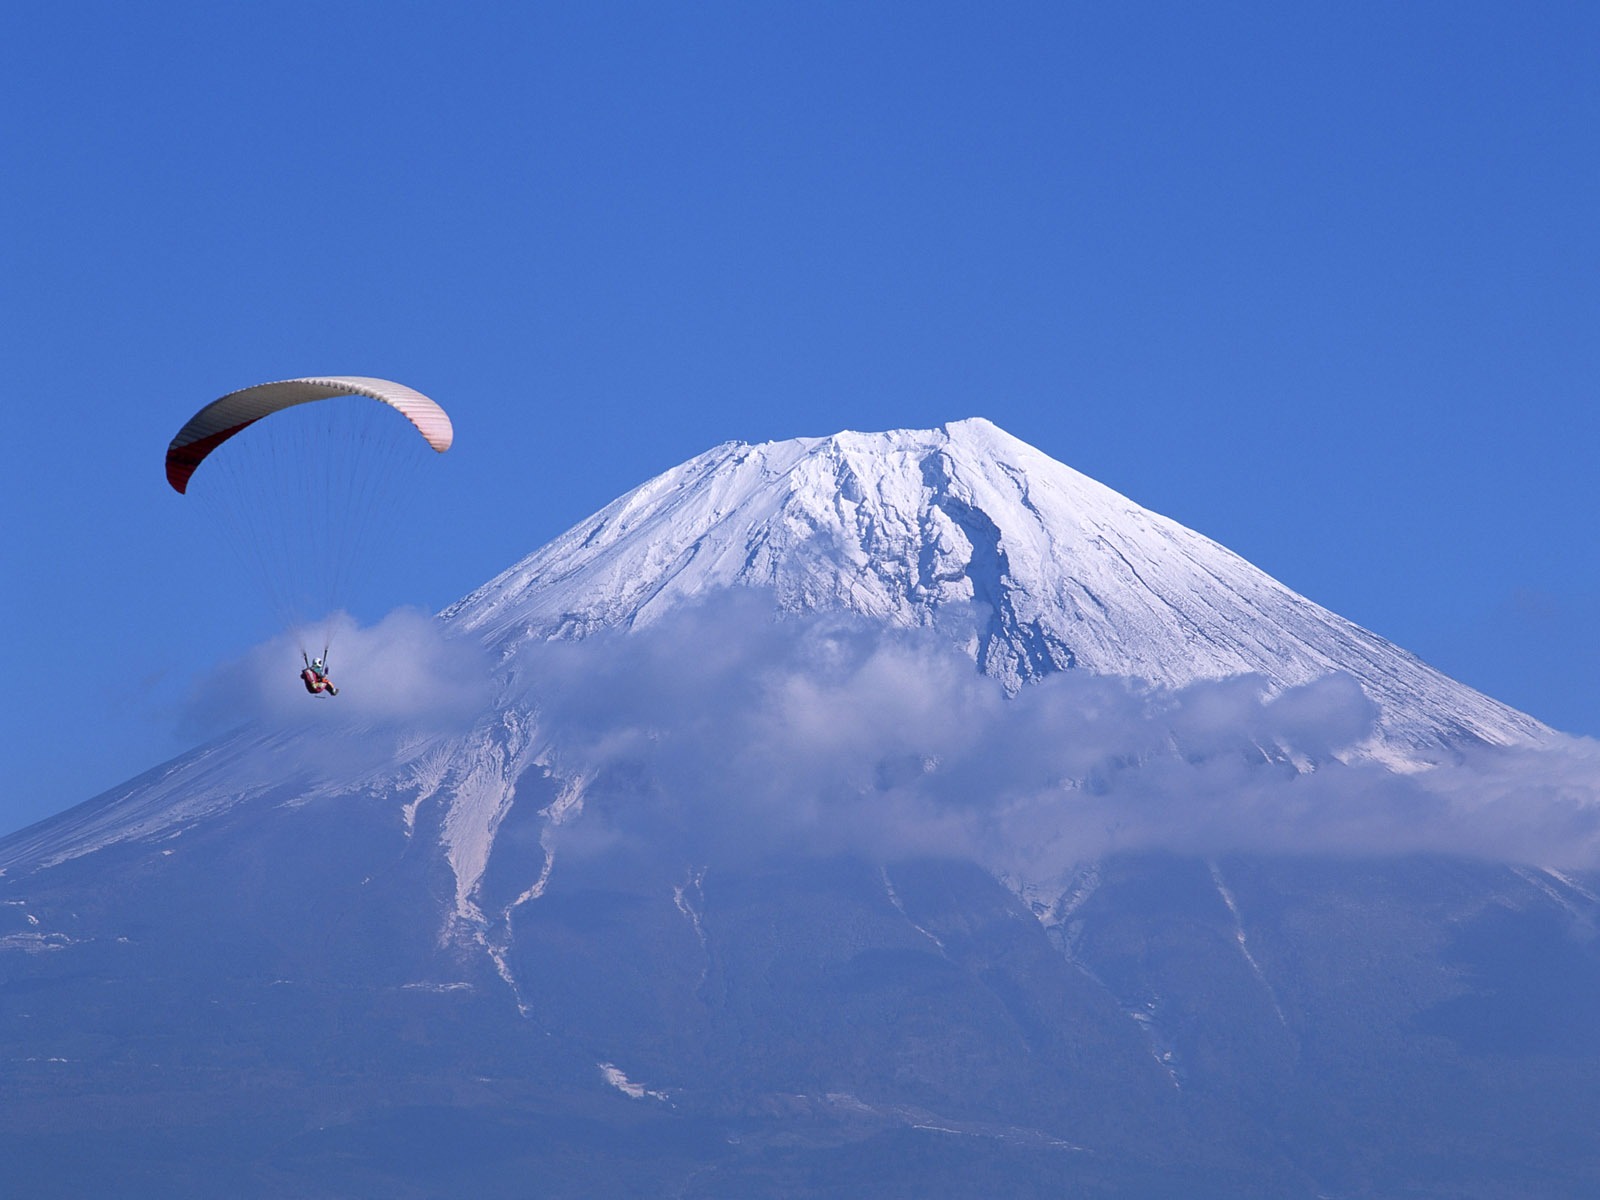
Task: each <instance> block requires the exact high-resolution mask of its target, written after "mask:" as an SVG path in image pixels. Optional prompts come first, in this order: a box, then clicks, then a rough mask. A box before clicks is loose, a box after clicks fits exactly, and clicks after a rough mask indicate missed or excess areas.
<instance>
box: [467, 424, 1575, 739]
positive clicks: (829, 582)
mask: <svg viewBox="0 0 1600 1200" xmlns="http://www.w3.org/2000/svg"><path fill="white" fill-rule="evenodd" d="M733 587H758V588H764V589H770V590H771V591H772V592H773V593H774V595H775V596H776V598H777V602H778V604H779V606H780V607H781V608H782V609H784V610H787V611H793V612H806V611H815V610H828V609H842V610H849V611H853V612H857V613H861V614H863V615H865V616H867V617H871V618H876V619H879V620H882V621H885V622H887V623H888V624H890V625H893V626H898V627H902V628H916V627H926V626H930V625H934V624H935V623H940V622H941V617H942V616H945V615H948V614H952V613H957V614H975V620H971V619H969V620H966V621H965V622H963V621H961V620H957V621H955V622H951V623H952V624H954V625H955V626H956V627H958V628H959V627H961V626H962V625H963V624H966V625H967V626H968V627H969V628H970V632H971V636H970V641H969V644H968V647H967V648H968V649H969V650H970V651H971V652H972V653H973V654H974V656H975V657H976V659H977V662H978V663H979V665H980V666H981V667H982V669H983V670H984V671H986V672H987V673H989V674H990V675H993V676H996V677H998V678H999V679H1001V680H1003V681H1004V682H1005V683H1006V685H1007V687H1008V688H1010V689H1012V690H1015V689H1016V688H1017V687H1019V686H1021V685H1022V684H1024V683H1026V682H1028V681H1030V680H1036V679H1038V678H1040V677H1042V676H1044V675H1046V674H1048V673H1050V672H1053V671H1058V670H1070V669H1076V670H1083V671H1088V672H1093V673H1096V674H1106V675H1124V676H1133V677H1137V678H1140V679H1143V680H1146V681H1148V682H1150V683H1153V684H1158V685H1165V686H1170V687H1182V686H1184V685H1187V684H1191V683H1194V682H1196V681H1198V680H1205V679H1219V678H1224V677H1228V676H1233V675H1240V674H1256V675H1260V676H1263V677H1265V678H1266V679H1267V680H1268V681H1269V682H1270V684H1271V685H1272V687H1273V688H1275V689H1282V688H1286V687H1293V686H1296V685H1299V684H1304V683H1307V682H1309V681H1311V680H1313V679H1316V678H1318V677H1320V676H1324V675H1326V674H1328V673H1330V672H1345V673H1348V674H1349V675H1351V676H1353V677H1354V678H1355V679H1356V680H1357V681H1358V682H1359V683H1360V684H1361V687H1362V688H1363V690H1364V691H1365V692H1366V693H1367V695H1368V697H1369V698H1371V699H1372V700H1373V701H1374V702H1375V703H1376V704H1377V705H1378V706H1379V708H1380V711H1381V715H1380V718H1379V729H1380V734H1379V738H1378V740H1377V741H1376V742H1375V743H1374V745H1373V746H1372V747H1371V750H1372V752H1373V753H1374V754H1375V755H1376V756H1378V757H1382V758H1386V759H1388V760H1389V761H1392V762H1394V763H1396V764H1397V765H1398V764H1400V763H1403V762H1410V761H1414V760H1415V759H1416V757H1417V755H1418V753H1419V752H1420V754H1421V755H1422V757H1423V758H1424V759H1426V758H1428V757H1430V756H1431V755H1433V754H1435V753H1436V752H1437V751H1439V750H1440V749H1442V748H1445V747H1448V746H1450V745H1451V744H1453V743H1457V742H1460V741H1461V740H1463V739H1469V740H1481V741H1485V742H1489V743H1492V744H1511V743H1517V742H1524V741H1530V740H1540V739H1542V738H1543V737H1544V736H1545V735H1546V734H1547V733H1548V731H1547V730H1546V729H1545V727H1544V726H1542V725H1540V724H1539V723H1538V722H1537V721H1534V720H1533V719H1532V718H1530V717H1528V716H1526V715H1525V714H1523V713H1520V712H1517V711H1516V710H1514V709H1511V708H1509V707H1507V706H1505V705H1503V704H1500V703H1498V702H1496V701H1494V700H1491V699H1490V698H1488V697H1486V696H1484V695H1482V694H1481V693H1478V692H1476V691H1474V690H1472V689H1471V688H1468V687H1465V686H1463V685H1462V684H1459V683H1457V682H1455V681H1454V680H1452V679H1450V678H1448V677H1446V676H1445V675H1442V674H1441V673H1439V672H1438V671H1436V670H1434V669H1433V668H1431V667H1429V666H1427V665H1426V664H1425V663H1423V662H1421V661H1420V660H1419V659H1417V658H1416V657H1414V656H1413V655H1411V654H1408V653H1407V652H1406V651H1404V650H1402V649H1400V648H1399V647H1397V646H1395V645H1393V644H1392V643H1390V642H1388V641H1386V640H1384V639H1383V638H1381V637H1379V636H1377V635H1376V634H1373V633H1370V632H1368V631H1367V630H1365V629H1362V628H1361V627H1360V626H1358V625H1355V624H1353V623H1351V622H1349V621H1346V620H1344V619H1343V618H1342V617H1339V616H1337V615H1336V614H1334V613H1331V612H1329V611H1328V610H1326V609H1324V608H1322V607H1320V606H1318V605H1316V604H1314V603H1312V602H1311V601H1309V600H1307V599H1306V598H1304V597H1303V596H1300V595H1297V594H1296V593H1295V592H1293V591H1291V590H1290V589H1288V588H1286V587H1284V586H1283V585H1282V584H1280V583H1278V582H1277V581H1276V580H1274V579H1272V578H1271V577H1269V576H1268V575H1266V574H1265V573H1264V572H1262V571H1260V570H1258V569H1257V568H1255V567H1253V566H1251V565H1250V564H1249V563H1248V562H1246V561H1245V560H1244V559H1242V558H1240V557H1239V556H1238V555H1236V554H1234V553H1232V552H1231V551H1229V550H1227V549H1226V548H1224V547H1222V546H1219V545H1218V544H1217V543H1215V542H1213V541H1211V540H1210V539H1209V538H1207V537H1204V536H1203V535H1201V534H1198V533H1196V532H1194V531H1193V530H1191V529H1187V528H1185V527H1184V526H1182V525H1179V524H1178V523H1177V522H1175V521H1172V520H1169V519H1167V518H1166V517H1163V516H1160V515H1158V514H1156V513H1153V512H1151V511H1149V510H1148V509H1145V508H1141V507H1140V506H1139V505H1137V504H1135V503H1134V502H1133V501H1131V500H1129V499H1127V498H1126V497H1124V496H1122V495H1119V494H1118V493H1117V492H1114V491H1112V490H1111V489H1110V488H1108V487H1105V486H1103V485H1102V484H1099V483H1097V482H1095V481H1094V480H1092V479H1090V478H1088V477H1087V476H1085V475H1082V474H1080V473H1078V472H1077V471H1074V470H1072V469H1071V468H1070V467H1067V466H1064V465H1062V464H1061V463H1059V462H1056V461H1055V460H1053V459H1051V458H1050V457H1048V456H1047V455H1045V454H1043V453H1041V452H1040V451H1039V450H1036V449H1035V448H1033V447H1032V446H1029V445H1027V444H1026V443H1024V442H1022V441H1019V440H1018V439H1017V438H1014V437H1012V436H1011V435H1010V434H1008V433H1006V432H1005V431H1003V430H1001V429H999V428H998V427H996V426H995V425H993V424H992V423H990V422H989V421H986V420H982V419H972V420H966V421H957V422H952V423H951V424H948V425H946V426H944V427H942V428H940V429H935V430H896V431H893V432H888V433H876V434H871V433H840V434H837V435H835V436H833V437H826V438H797V439H794V440H791V441H783V442H769V443H765V444H763V445H758V446H751V445H746V444H744V443H739V442H729V443H727V444H725V445H722V446H718V447H716V448H715V449H713V450H710V451H708V452H706V453H705V454H702V455H700V456H699V457H697V458H694V459H691V460H690V461H688V462H686V463H684V464H683V465H681V466H679V467H675V468H673V469H672V470H670V471H667V472H665V473H664V474H662V475H659V476H657V477H656V478H655V479H652V480H650V481H649V482H648V483H645V484H643V485H642V486H640V487H638V488H635V489H634V490H633V491H632V492H629V493H628V494H627V495H625V496H623V497H621V498H620V499H618V500H616V501H615V502H613V503H612V504H610V505H608V506H607V507H606V508H604V509H602V510H601V511H600V512H598V513H596V514H595V515H594V516H593V517H591V518H589V519H588V520H586V521H583V522H581V523H580V524H579V525H577V526H576V527H574V528H573V529H572V530H570V531H569V532H567V533H565V534H563V535H562V536H561V537H559V538H557V539H555V540H554V541H553V542H551V543H549V544H548V545H546V546H545V547H543V548H542V549H540V550H538V551H536V552H535V553H533V554H531V555H529V556H528V557H527V558H525V559H523V560H522V561H521V562H520V563H518V564H516V565H515V566H513V567H512V568H511V569H509V570H507V571H505V572H504V573H502V574H501V575H499V576H498V577H496V578H495V579H493V580H491V581H490V582H489V583H487V584H485V585H484V586H483V587H481V588H479V589H478V590H477V591H475V592H473V593H472V594H471V595H469V596H467V597H466V598H465V599H463V600H461V601H460V602H459V603H457V604H455V605H453V606H452V607H451V608H449V609H447V610H446V612H445V613H444V616H445V619H446V620H447V621H449V622H450V623H451V624H452V625H454V626H456V627H458V628H459V629H462V630H465V631H471V632H473V633H475V634H477V635H478V636H480V637H482V638H483V639H485V641H487V642H488V643H489V644H490V645H491V646H493V647H495V648H497V649H498V650H499V651H500V652H501V653H502V654H510V653H511V652H512V651H514V650H515V648H516V647H517V646H518V645H519V644H522V643H525V642H527V641H529V640H537V639H548V638H562V637H582V636H584V635H585V634H588V633H590V632H593V631H595V630H599V629H606V628H616V627H625V628H632V627H637V626H643V625H648V624H649V623H650V622H651V621H653V620H655V619H657V618H659V617H660V616H661V614H663V613H665V612H667V611H670V610H671V609H672V608H674V607H675V606H677V605H680V604H682V603H683V602H685V601H688V600H692V599H694V598H696V597H703V596H706V595H708V594H710V593H711V592H713V591H716V590H717V589H721V588H733Z"/></svg>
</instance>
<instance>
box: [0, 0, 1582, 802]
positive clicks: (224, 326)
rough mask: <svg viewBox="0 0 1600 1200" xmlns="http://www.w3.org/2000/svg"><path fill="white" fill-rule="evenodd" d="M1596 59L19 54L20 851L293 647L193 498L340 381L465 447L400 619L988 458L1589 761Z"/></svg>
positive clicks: (690, 33)
mask: <svg viewBox="0 0 1600 1200" xmlns="http://www.w3.org/2000/svg"><path fill="white" fill-rule="evenodd" d="M1597 54H1600V8H1597V7H1595V6H1593V5H1591V4H1587V3H1546V4H1540V5H1531V6H1512V5H1503V4H1475V3H1448V4H1444V3H1440V4H1429V3H1408V4H1404V5H1392V4H1377V3H1372V4H1362V3H1351V4H1309V3H1308V4H1292V5H1281V4H1265V3H1263V4H1252V5H1242V4H1208V5H1192V4H1139V3H1117V4H1109V3H1107V4H1092V5H1089V4H1067V3H1057V4H1028V3H1017V4H1008V5H977V4H960V5H957V4H939V3H915V4H862V3H850V4H823V3H809V4H777V3H768V4H744V3H741V4H732V3H729V4H719V3H701V4H693V5H689V4H642V3H641V4H567V5H522V6H490V5H443V4H438V5H420V4H411V5H407V4H337V3H335V4H328V3H320V4H316V5H270V6H268V5H213V4H185V3H166V4H161V5H150V6H129V5H119V4H107V3H84V4H75V5H71V6H67V5H56V6H22V5H11V6H8V7H6V8H5V9H4V10H3V11H0V138H3V141H0V151H3V162H4V164H5V166H4V179H3V183H0V230H3V232H0V305H3V307H4V314H3V315H4V321H3V322H0V339H3V341H0V351H3V359H4V363H5V370H6V378H7V385H8V386H7V390H8V395H7V396H6V399H5V404H4V411H5V413H6V418H7V420H8V422H9V423H10V427H11V431H12V442H11V444H12V456H11V463H10V467H9V470H8V471H7V472H6V473H5V475H4V482H3V483H0V503H3V506H4V507H3V511H4V513H5V515H6V518H7V519H6V520H5V522H4V525H3V530H0V561H3V564H4V575H3V579H0V604H3V606H4V607H3V609H0V613H3V617H4V621H5V627H6V629H7V630H8V631H9V633H10V637H11V645H10V653H9V656H8V657H9V660H10V665H9V670H8V673H7V681H8V686H7V688H6V696H5V699H4V700H3V701H0V705H3V706H4V707H3V712H0V717H3V720H0V730H3V732H0V738H3V739H4V740H3V742H0V751H3V754H4V761H5V775H6V779H7V783H6V786H5V788H4V790H3V792H0V830H4V829H9V828H13V827H16V826H19V825H22V824H25V823H27V822H29V821H32V820H35V819H38V818H39V817H42V816H45V815H48V814H49V813H51V812H54V811H57V810H59V809H62V808H65V807H67V806H68V805H70V804H72V803H75V802H77V801H79V800H83V799H86V798H87V797H89V796H91V795H93V794H94V793H96V792H98V791H100V790H102V789H105V788H108V787H110V786H113V785H114V784H116V783H118V782H119V781H121V780H123V779H125V778H127V777H129V776H131V775H133V774H135V773H137V772H138V771H141V770H143V769H145V768H147V767H149V766H151V765H154V764H155V763H157V762H159V761H161V760H162V759H164V758H167V757H170V756H171V755H173V754H175V753H177V752H179V751H181V750H183V749H185V748H186V747H187V745H188V737H187V735H186V734H185V733H184V732H183V729H184V725H183V722H182V719H181V717H182V714H183V712H184V710H185V707H186V704H187V703H188V698H189V697H190V696H191V694H192V693H193V690H194V688H195V686H196V683H197V681H198V680H199V679H200V678H201V677H202V676H204V675H205V674H206V673H207V672H209V671H211V670H213V669H214V668H215V667H216V665H217V664H218V663H219V662H221V661H224V660H228V659H231V658H234V657H237V656H239V655H241V654H243V653H244V652H245V651H246V650H247V649H248V648H249V647H251V646H253V645H255V644H257V643H259V642H261V641H263V640H264V639H266V638H267V637H269V636H270V635H272V634H273V633H274V632H275V631H274V629H273V628H272V619H271V614H270V613H269V612H268V611H266V610H265V609H264V608H263V607H262V606H260V605H258V604H256V603H254V602H253V600H252V598H251V596H250V595H249V594H248V591H247V590H246V588H245V587H244V586H243V584H242V583H241V581H240V579H239V578H238V577H237V573H236V571H235V570H234V569H233V566H232V564H231V563H229V562H225V561H219V560H218V559H216V558H215V556H214V555H211V554H210V553H208V552H206V548H205V547H204V544H203V543H202V542H201V541H200V540H199V535H198V533H197V525H196V522H195V515H194V513H193V512H192V511H190V510H189V508H187V507H186V506H185V503H184V500H183V499H182V498H180V497H178V496H176V495H175V494H173V493H172V492H171V491H170V490H169V489H168V488H167V487H166V485H165V483H164V481H163V479H162V475H161V457H162V452H163V450H164V448H165V445H166V442H167V440H168V439H169V438H170V437H171V436H172V434H173V432H175V430H176V429H177V427H178V426H179V425H180V424H181V423H182V422H183V420H184V419H185V418H186V417H187V416H188V415H189V413H190V412H192V411H193V410H194V409H195V408H197V407H199V405H201V404H203V403H205V402H206V401H208V400H210V399H211V398H213V397H215V396H217V395H219V394H221V393H223V392H225V391H229V390H232V389H234V388H237V387H242V386H245V385H247V384H250V383H254V382H258V381H260V380H264V379H273V378H282V377H285V376H294V375H302V374H315V373H343V374H375V375H382V376H388V377H390V378H395V379H399V380H403V381H405V382H407V383H409V384H411V385H412V386H415V387H417V388H419V389H421V390H423V391H424V392H427V393H428V394H430V395H432V396H434V397H435V398H436V399H438V400H440V401H441V402H442V403H444V404H445V405H446V407H448V408H449V409H450V411H451V413H452V414H453V416H454V417H455V421H456V426H457V444H456V447H455V449H454V450H452V451H451V453H450V454H448V455H446V456H444V457H442V458H440V459H439V460H437V462H436V463H435V464H433V465H434V467H435V469H434V470H433V472H432V475H433V479H432V480H431V481H430V482H431V484H432V488H431V491H430V493H429V498H430V501H431V507H430V508H429V509H428V510H426V511H425V512H424V513H423V514H422V515H421V516H420V517H419V518H418V523H417V526H416V529H415V535H414V537H412V538H411V539H409V540H408V542H407V543H405V544H404V545H401V546H398V547H396V549H395V552H394V553H393V555H391V557H390V558H389V559H388V560H387V561H385V562H383V563H381V564H379V565H378V567H377V568H376V569H375V570H374V571H373V573H372V575H371V576H370V577H369V579H368V580H367V581H366V582H365V583H364V585H363V587H362V589H361V591H360V592H359V593H358V594H356V595H354V596H353V597H352V599H353V602H354V606H355V608H356V611H357V615H358V616H360V617H362V618H363V619H366V620H373V619H376V618H377V617H379V616H381V615H382V614H383V613H384V612H385V611H387V610H388V609H389V608H391V607H393V606H395V605H398V604H412V605H419V606H422V607H424V608H429V609H433V608H437V607H441V606H443V605H444V604H446V603H448V602H450V601H451V600H453V599H455V598H456V597H457V596H459V595H460V594H462V593H464V592H466V591H468V590H470V589H471V588H472V587H474V586H476V585H477V584H479V583H481V582H483V581H484V580H485V579H487V578H488V577H489V576H491V575H493V574H494V573H495V572H497V571H499V570H500V569H502V568H504V567H506V566H508V565H510V563H512V562H513V561H515V560H516V559H517V558H519V557H521V556H522V555H523V554H525V553H527V552H529V551H531V550H533V549H534V548H536V547H537V546H538V545H540V544H541V543H543V542H544V541H546V540H547V539H548V538H550V537H551V536H553V535H555V534H557V533H559V532H560V531H561V530H563V529H565V528H566V527H567V526H569V525H571V524H572V523H573V522H575V521H576V520H578V519H579V518H581V517H582V516H584V515H586V514H587V513H589V512H591V511H592V510H594V509H596V508H598V507H599V506H601V505H602V504H604V503H605V502H606V501H608V500H610V499H611V498H612V497H614V496H615V495H617V494H618V493H620V492H622V491H624V490H626V489H627V488H629V487H631V486H633V485H634V484H636V483H638V482H640V481H642V480H643V479H644V478H646V477H648V476H649V475H651V474H653V473H655V472H657V471H659V470H661V469H664V468H666V467H668V466H670V465H672V464H674V463H676V462H678V461H681V460H682V459H684V458H687V457H689V456H691V455H693V454H695V453H698V452H699V451H701V450H703V449H705V448H707V447H708V446H710V445H713V444H715V443H717V442H721V441H725V440H728V439H732V438H738V439H745V440H751V441H759V440H768V439H774V438H786V437H793V436H798V435H809V434H824V433H831V432H835V431H837V430H839V429H843V428H856V429H883V428H891V427H897V426H929V425H934V424H938V423H939V422H942V421H945V420H950V419H955V418H960V417H965V416H972V415H983V416H987V417H989V418H991V419H992V420H994V421H996V422H997V423H999V424H1000V425H1002V426H1003V427H1005V428H1007V429H1009V430H1010V431H1011V432H1013V433H1015V434H1017V435H1018V436H1020V437H1022V438H1024V439H1026V440H1028V441H1030V442H1032V443H1034V444H1035V445H1037V446H1039V447H1040V448H1042V449H1044V450H1045V451H1047V452H1048V453H1050V454H1052V455H1053V456H1054V457H1056V458H1059V459H1061V460H1062V461H1064V462H1066V463H1068V464H1070V465H1072V466H1074V467H1076V468H1078V469H1079V470H1082V471H1084V472H1086V473H1088V474H1090V475H1092V476H1094V477H1095V478H1097V479H1100V480H1102V481H1103V482H1105V483H1107V484H1110V485H1111V486H1113V487H1115V488H1117V489H1119V490H1121V491H1123V492H1125V493H1127V494H1128V495H1129V496H1131V497H1133V498H1134V499H1135V500H1137V501H1139V502H1140V503H1143V504H1145V505H1147V506H1149V507H1151V508H1154V509H1156V510H1157V511H1160V512H1163V513H1166V514H1167V515H1169V516H1172V517H1174V518H1176V519H1178V520H1180V521H1182V522H1184V523H1185V524H1187V525H1190V526H1192V527H1194V528H1196V529H1199V530H1200V531H1202V532H1204V533H1206V534H1208V535H1210V536H1212V537H1214V538H1216V539H1217V540H1219V541H1221V542H1223V543H1224V544H1225V545H1228V546H1230V547H1232V548H1233V549H1235V550H1237V551H1238V552H1240V553H1241V554H1243V555H1244V556H1245V557H1246V558H1249V559H1250V560H1251V561H1253V562H1255V563H1257V564H1258V565H1260V566H1261V567H1263V568H1264V569H1266V570H1267V571H1269V572H1270V573H1272V574H1274V575H1276V576H1277V577H1278V578H1280V579H1282V580H1283V581H1284V582H1286V583H1288V584H1289V585H1290V586H1292V587H1294V588H1296V589H1297V590H1299V591H1301V592H1303V593H1305V594H1306V595H1308V596H1310V597H1311V598H1313V599H1314V600H1317V601H1318V602H1320V603H1322V604H1324V605H1326V606H1328V607H1330V608H1332V609H1334V610H1335V611H1337V612H1340V613H1342V614H1344V615H1345V616H1348V617H1350V618H1351V619H1353V620H1356V621H1358V622H1360V623H1362V624H1364V625H1366V626H1368V627H1369V628H1372V629H1374V630H1376V631H1377V632H1379V633H1381V634H1383V635H1385V636H1387V637H1389V638H1391V639H1393V640H1395V641H1397V642H1399V643H1400V644H1401V645H1404V646H1406V647H1407V648H1409V649H1411V650H1414V651H1415V652H1417V653H1418V654H1420V655H1422V656H1423V657H1424V658H1426V659H1428V660H1429V661H1431V662H1433V663H1434V664H1435V665H1437V666H1439V667H1441V668H1442V669H1444V670H1446V671H1447V672H1449V673H1450V674H1453V675H1455V676H1456V677H1458V678H1460V679H1462V680H1464V681H1466V682H1468V683H1470V684H1473V685H1474V686H1477V687H1480V688H1482V689H1484V690H1486V691H1488V692H1490V693H1491V694H1494V695H1496V696H1498V697H1499V698H1501V699H1504V700H1506V701H1508V702H1510V703H1512V704H1515V705H1517V706H1519V707H1521V708H1524V709H1526V710H1527V711H1529V712H1531V713H1533V714H1534V715H1535V716H1538V717H1540V718H1542V719H1544V720H1546V721H1549V722H1551V723H1552V724H1555V725H1557V726H1558V727H1561V728H1563V729H1567V730H1570V731H1573V732H1579V733H1587V734H1600V633H1597V632H1596V625H1597V618H1600V554H1597V553H1596V549H1595V547H1596V545H1597V543H1600V507H1597V505H1596V504H1595V497H1594V479H1595V469H1594V459H1595V456H1596V452H1597V451H1600V405H1597V384H1600V337H1597V336H1596V333H1597V329H1600V271H1597V268H1600V227H1597V224H1596V221H1595V219H1594V218H1595V214H1596V213H1597V212H1600V157H1597V156H1596V154H1595V147H1596V146H1597V145H1600V76H1597V73H1596V72H1595V70H1594V67H1593V64H1594V62H1595V61H1596V56H1597ZM289 682H290V683H291V684H292V680H290V681H289Z"/></svg>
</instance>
